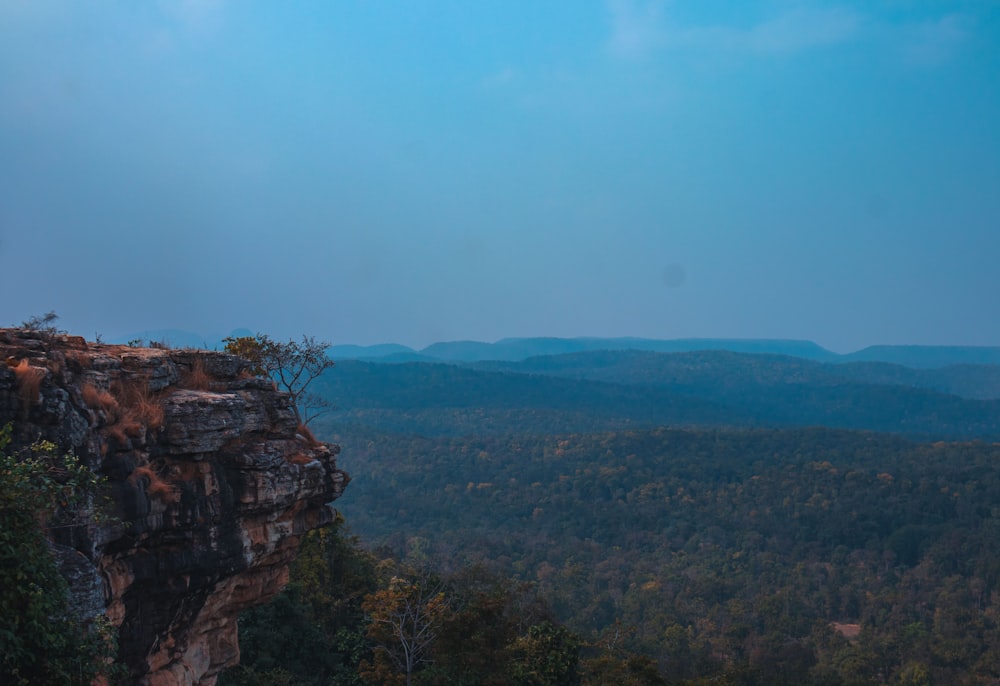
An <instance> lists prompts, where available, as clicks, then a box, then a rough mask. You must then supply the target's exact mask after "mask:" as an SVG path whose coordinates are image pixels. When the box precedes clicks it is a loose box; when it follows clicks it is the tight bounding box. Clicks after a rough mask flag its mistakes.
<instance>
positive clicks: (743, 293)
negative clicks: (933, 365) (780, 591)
mask: <svg viewBox="0 0 1000 686" xmlns="http://www.w3.org/2000/svg"><path fill="white" fill-rule="evenodd" d="M0 292H2V294H3V295H2V298H0V325H10V324H16V323H18V322H20V321H21V320H23V319H25V318H27V317H29V316H31V315H34V314H39V313H42V312H45V311H47V310H51V309H55V310H56V311H57V312H58V313H59V314H60V315H61V323H62V324H63V326H64V327H66V328H69V329H70V330H72V331H74V332H75V333H80V334H84V335H87V336H93V334H94V333H101V334H103V335H104V336H105V337H106V338H112V337H116V336H120V335H126V334H128V333H130V332H137V331H142V330H147V329H165V328H177V329H185V330H189V331H194V332H199V333H201V334H203V335H205V336H206V337H210V336H213V335H215V334H218V333H221V334H225V333H227V332H228V331H230V330H231V329H234V328H236V327H246V328H249V329H252V330H259V331H263V332H268V333H271V334H273V335H275V336H278V337H288V336H297V335H298V334H300V333H310V334H314V335H317V336H320V337H323V338H327V339H329V340H331V341H333V342H335V343H362V344H367V343H377V342H390V341H392V342H399V343H404V344H408V345H412V346H417V347H419V346H423V345H426V344H428V343H431V342H433V341H437V340H454V339H475V340H486V341H492V340H496V339H498V338H501V337H506V336H543V335H544V336H566V337H569V336H645V337H657V338H677V337H703V336H705V337H755V338H756V337H768V338H778V337H780V338H808V339H813V340H815V341H817V342H818V343H820V344H821V345H825V346H827V347H829V348H831V349H834V350H837V351H839V352H844V351H848V350H853V349H856V348H860V347H863V346H865V345H869V344H876V343H924V344H938V343H956V344H973V345H1000V311H998V308H997V302H998V300H1000V2H998V1H997V0H969V1H968V2H962V1H954V2H947V1H932V0H882V1H880V2H870V1H866V2H853V3H852V2H822V1H798V0H760V1H754V2H750V1H747V2H732V0H673V1H672V2H671V1H661V2H657V1H652V2H651V1H648V0H609V1H608V2H601V1H599V0H593V1H590V0H562V1H557V0H544V1H541V0H502V1H501V0H496V1H487V0H482V1H479V0H476V1H474V2H472V1H470V0H454V1H450V2H445V1H431V0H427V1H425V2H420V1H416V0H395V1H392V2H390V1H385V2H379V1H375V0H367V1H362V0H323V1H320V0H317V1H315V2H304V1H303V2H277V1H274V2H270V1H269V2H262V1H261V2H252V1H245V0H240V1H239V2H237V1H236V0H229V1H226V0H163V1H161V2H153V1H148V2H146V1H133V0H120V1H117V2H111V1H100V0H95V1H93V2H76V1H70V0H67V1H66V2H53V1H49V0H0Z"/></svg>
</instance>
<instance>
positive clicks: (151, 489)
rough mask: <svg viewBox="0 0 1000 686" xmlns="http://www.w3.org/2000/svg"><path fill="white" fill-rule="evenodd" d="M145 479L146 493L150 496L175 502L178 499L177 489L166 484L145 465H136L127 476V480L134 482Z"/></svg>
mask: <svg viewBox="0 0 1000 686" xmlns="http://www.w3.org/2000/svg"><path fill="white" fill-rule="evenodd" d="M142 478H145V479H146V493H147V494H148V495H149V497H150V498H157V499H159V500H163V501H165V502H168V503H175V502H177V501H178V500H179V499H180V493H178V492H177V489H176V488H174V487H173V486H171V485H170V484H168V483H167V482H166V481H164V480H163V478H162V477H161V476H160V475H159V474H157V473H156V471H155V470H154V469H153V468H152V467H149V466H147V465H143V466H141V467H136V468H135V470H133V472H132V474H131V475H130V476H129V481H131V482H132V483H136V482H137V481H138V480H139V479H142Z"/></svg>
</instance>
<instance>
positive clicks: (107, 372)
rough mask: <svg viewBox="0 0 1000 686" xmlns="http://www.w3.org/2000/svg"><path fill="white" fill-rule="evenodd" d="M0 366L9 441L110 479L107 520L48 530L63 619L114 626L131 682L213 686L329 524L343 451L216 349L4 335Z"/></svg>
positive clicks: (342, 479) (341, 480)
mask: <svg viewBox="0 0 1000 686" xmlns="http://www.w3.org/2000/svg"><path fill="white" fill-rule="evenodd" d="M0 359H3V360H5V361H6V364H0V425H2V424H4V423H6V422H8V421H12V422H13V425H14V438H15V443H16V444H20V445H27V444H30V443H31V442H32V441H34V440H36V439H38V438H39V437H41V438H44V439H47V440H50V441H52V442H54V443H56V444H57V445H58V446H60V448H62V449H64V450H68V451H72V452H73V453H75V454H76V455H77V457H79V458H80V459H81V460H82V461H83V462H84V463H85V464H87V465H88V466H89V467H90V468H91V469H93V470H94V471H95V472H97V473H98V474H100V475H102V476H105V477H106V479H107V481H106V484H107V486H106V490H107V493H108V495H109V496H110V502H109V505H107V506H106V507H104V508H103V509H106V510H107V512H106V516H105V517H94V516H92V513H90V512H88V513H85V514H84V515H83V516H81V517H78V518H77V521H76V522H75V523H73V524H72V525H69V526H60V527H53V528H52V529H51V530H50V537H51V540H52V543H53V546H54V548H55V550H56V551H57V553H58V557H59V559H60V564H61V568H62V570H63V572H64V575H65V576H66V577H67V579H68V580H69V581H70V583H71V587H72V589H73V602H74V611H76V612H77V613H79V615H80V616H81V617H84V618H87V617H93V616H94V615H96V614H100V613H104V614H106V615H107V617H108V618H109V619H110V621H111V623H112V624H113V625H114V626H117V627H118V628H119V647H120V653H119V655H120V659H121V661H122V662H124V663H125V664H126V665H127V667H128V669H129V673H130V677H129V678H128V679H127V683H137V684H144V685H148V686H166V685H168V684H169V685H173V684H202V685H206V686H210V685H212V684H214V683H215V681H216V677H217V675H218V673H219V672H220V671H221V670H222V669H223V668H225V667H227V666H230V665H233V664H235V663H236V662H237V661H238V659H239V648H238V644H237V636H236V618H237V616H238V615H239V613H240V612H242V611H243V610H244V609H246V608H248V607H251V606H253V605H256V604H260V603H263V602H266V601H267V600H268V599H270V598H271V597H272V596H274V595H275V594H276V593H277V592H279V591H280V590H281V589H282V587H283V586H284V584H285V583H286V582H287V578H288V565H289V562H290V561H291V560H292V558H293V557H294V554H295V549H296V547H297V546H298V542H299V538H300V537H301V536H302V535H303V534H304V533H306V532H307V531H309V530H310V529H312V528H315V527H317V526H321V525H323V524H324V523H326V522H329V521H331V520H332V517H333V514H334V513H333V510H332V509H331V508H330V505H329V503H330V502H331V501H333V500H334V499H335V498H337V497H338V496H339V495H340V494H341V493H342V492H343V489H344V487H345V486H346V484H347V482H348V477H347V475H346V474H345V473H344V472H342V471H340V470H338V469H337V467H336V463H335V459H334V458H335V456H336V454H337V452H338V451H339V448H338V447H337V446H334V445H329V444H324V443H318V442H316V441H315V440H312V439H311V437H310V436H309V435H308V432H304V431H301V430H300V428H299V427H298V426H297V425H296V421H295V415H294V413H293V411H292V406H291V401H290V399H289V397H288V395H287V394H284V393H280V392H278V391H276V390H275V388H274V386H273V384H272V383H271V382H270V381H269V380H267V379H261V378H256V377H253V376H251V375H250V374H249V373H247V368H248V364H247V363H246V362H245V361H243V360H241V359H239V358H237V357H234V356H231V355H227V354H224V353H219V352H210V351H195V350H166V349H158V348H133V347H128V346H117V345H102V344H96V343H88V342H86V341H85V340H84V339H82V338H78V337H72V336H60V335H52V334H48V333H45V332H36V331H26V330H21V329H2V330H0ZM303 434H305V435H303ZM101 509H102V507H101V506H100V504H99V503H98V504H97V505H95V508H94V512H97V511H99V510H101Z"/></svg>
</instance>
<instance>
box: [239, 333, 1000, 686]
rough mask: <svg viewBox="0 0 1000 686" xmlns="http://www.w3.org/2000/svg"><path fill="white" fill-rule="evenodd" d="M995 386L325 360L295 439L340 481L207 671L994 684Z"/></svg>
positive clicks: (396, 678) (652, 361)
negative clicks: (302, 436)
mask: <svg viewBox="0 0 1000 686" xmlns="http://www.w3.org/2000/svg"><path fill="white" fill-rule="evenodd" d="M857 365H861V366H857ZM986 369H988V370H989V371H990V372H993V371H994V370H992V368H986ZM866 374H868V375H867V376H866ZM992 378H993V377H991V376H990V374H979V375H978V376H977V375H976V374H971V373H970V370H968V369H965V368H961V367H955V368H944V369H936V370H912V369H909V368H904V367H898V366H896V365H882V364H873V363H864V364H863V365H862V364H861V363H856V364H851V365H826V364H823V363H817V362H811V361H804V360H798V359H791V358H781V357H780V356H756V355H739V354H735V353H720V352H715V351H713V352H707V353H678V354H665V353H652V354H651V353H645V352H626V353H613V354H612V353H578V354H570V355H565V356H558V357H554V358H536V359H529V360H526V361H524V362H514V363H488V362H479V363H473V364H472V365H468V364H426V363H400V364H387V363H369V362H343V363H340V364H338V365H337V367H336V368H334V369H332V370H330V371H328V372H327V373H326V374H324V376H323V378H322V379H320V380H319V381H318V383H317V386H318V388H319V389H320V391H321V393H322V394H323V395H324V396H325V397H326V398H328V399H329V401H330V402H331V403H332V404H334V405H336V406H337V407H338V410H337V411H335V412H332V413H330V414H327V415H325V416H324V417H321V418H320V419H319V420H317V422H316V423H315V427H316V430H317V433H318V434H319V435H320V436H321V437H322V438H323V439H324V440H332V441H335V442H338V443H340V444H341V445H342V447H343V453H342V457H341V460H342V463H343V465H344V467H345V468H346V469H347V470H348V471H349V472H350V473H351V475H352V478H353V481H352V483H351V485H350V487H349V488H348V490H347V492H346V494H345V496H344V497H343V498H342V499H341V500H339V501H338V502H337V503H336V505H337V507H338V510H339V511H340V512H341V514H342V517H343V522H342V523H341V524H340V525H339V526H338V528H337V529H336V530H335V531H332V532H326V533H324V534H322V535H321V536H314V537H313V538H314V539H316V540H310V541H309V542H308V543H307V547H306V549H305V551H306V552H305V554H304V555H303V556H302V557H301V559H300V562H299V563H298V565H297V567H296V570H295V572H294V573H293V583H292V584H291V586H290V588H289V591H288V592H286V593H285V594H283V595H282V596H281V597H279V599H278V600H277V601H276V602H275V603H274V604H272V605H270V606H267V607H265V608H261V609H258V610H256V611H254V612H253V613H252V614H250V615H248V616H247V617H245V618H244V620H243V624H242V625H241V626H242V628H241V632H242V635H243V646H244V666H243V667H241V668H240V670H238V671H237V672H232V673H229V674H227V675H226V676H225V679H224V681H222V682H220V683H230V684H242V685H250V684H261V685H263V684H274V683H316V684H347V683H352V684H355V683H357V684H360V683H367V684H383V683H385V684H389V683H401V684H402V683H411V684H452V683H470V684H472V683H510V684H564V683H565V684H600V683H613V682H615V683H618V682H620V683H626V684H702V683H704V684H708V683H712V684H719V683H721V684H824V685H827V684H828V685H831V686H833V685H837V684H843V685H848V684H851V685H853V684H872V683H884V684H981V683H996V682H997V680H1000V632H998V631H997V628H998V627H997V623H998V610H1000V604H998V603H1000V595H998V583H1000V553H998V552H997V551H996V546H995V541H996V540H997V538H998V536H1000V506H998V504H997V503H1000V469H998V468H997V465H998V458H1000V444H998V443H996V442H994V441H993V437H994V435H995V434H994V428H993V427H994V426H995V425H996V422H997V421H998V420H1000V414H998V413H997V412H996V410H995V402H996V401H995V400H994V399H993V397H992V391H991V389H990V384H991V383H992V381H991V379H992ZM974 379H978V381H974ZM949 384H950V386H949ZM959 391H961V393H959ZM836 398H839V399H840V400H839V402H838V403H833V402H832V401H831V399H836ZM820 410H824V411H825V414H818V413H819V412H820ZM824 418H825V419H826V420H827V421H825V422H824V421H822V420H823V419H824ZM872 427H874V428H877V429H878V430H873V428H872ZM333 549H336V551H337V552H330V551H331V550H333ZM413 607H416V608H418V609H422V612H423V615H424V620H425V621H427V622H428V623H429V625H431V626H432V627H433V628H432V629H431V630H429V633H428V634H426V636H429V637H431V638H430V640H428V642H427V644H426V645H424V646H423V648H422V652H420V659H418V660H415V661H413V660H411V662H410V664H409V665H407V664H406V662H405V661H402V662H401V661H399V660H398V659H397V657H396V656H395V654H394V652H393V651H394V650H396V649H397V648H398V646H396V645H395V644H394V643H393V640H391V639H392V636H395V635H397V634H394V633H393V632H392V630H391V627H392V624H391V621H390V622H389V623H385V622H382V621H380V619H379V618H380V617H382V618H383V619H385V618H386V617H388V616H395V615H394V613H399V612H400V611H401V608H413ZM418 614H420V613H418ZM418 624H419V623H418ZM414 626H416V625H414ZM291 627H300V629H296V630H294V631H293V630H292V629H291ZM386 627H389V629H387V628H386ZM283 633H284V634H287V635H288V636H287V638H288V640H290V641H292V642H293V643H295V645H296V646H297V648H295V649H294V650H293V647H294V646H291V645H290V646H289V649H288V650H283V649H279V648H276V647H275V646H279V645H281V644H280V642H278V643H276V642H275V641H276V639H275V636H276V635H281V634H283ZM293 635H294V636H295V637H297V638H295V639H294V640H293V639H292V638H291V637H292V636H293ZM304 636H311V637H312V638H310V639H309V640H313V641H315V646H314V648H306V647H305V646H306V642H305V641H304V639H302V637H304ZM296 650H297V651H298V652H296ZM291 656H297V657H295V658H294V659H292V657H291ZM317 656H322V659H324V660H327V661H330V662H328V663H327V664H326V665H325V666H319V667H306V665H309V664H312V663H311V662H310V661H309V660H313V661H314V660H315V659H317ZM306 657H309V659H306ZM295 665H302V667H301V669H305V670H306V672H307V673H308V675H309V677H308V678H309V679H314V680H312V681H308V680H304V679H306V676H304V675H303V673H297V672H296V671H295V670H296V669H300V668H299V667H295ZM296 674H298V676H296ZM463 675H470V676H463ZM477 675H478V676H477ZM490 675H492V676H490ZM283 679H284V680H286V681H282V680H283ZM490 679H495V681H491V680H490Z"/></svg>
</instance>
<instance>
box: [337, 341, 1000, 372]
mask: <svg viewBox="0 0 1000 686" xmlns="http://www.w3.org/2000/svg"><path fill="white" fill-rule="evenodd" d="M601 350H644V351H648V352H660V353H681V352H695V351H701V350H725V351H729V352H735V353H750V354H766V355H786V356H790V357H797V358H801V359H805V360H813V361H816V362H838V363H839V362H888V363H892V364H898V365H903V366H905V367H911V368H914V369H935V368H941V367H946V366H949V365H958V364H962V365H970V364H972V365H1000V347H986V346H928V345H875V346H869V347H867V348H863V349H862V350H858V351H856V352H852V353H848V354H846V355H841V354H838V353H835V352H833V351H831V350H827V349H826V348H824V347H822V346H820V345H818V344H816V343H814V342H812V341H800V340H786V339H741V338H678V339H673V340H657V339H650V338H504V339H502V340H499V341H497V342H496V343H482V342H479V341H450V342H441V343H434V344H432V345H429V346H427V347H426V348H423V349H420V350H415V349H413V348H409V347H407V346H405V345H398V344H391V343H390V344H381V345H372V346H359V345H335V346H333V347H332V348H330V350H329V354H330V356H331V357H332V358H333V359H334V360H368V361H373V362H484V361H504V362H518V361H522V360H526V359H528V358H530V357H538V356H544V355H565V354H568V353H582V352H592V351H601Z"/></svg>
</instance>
